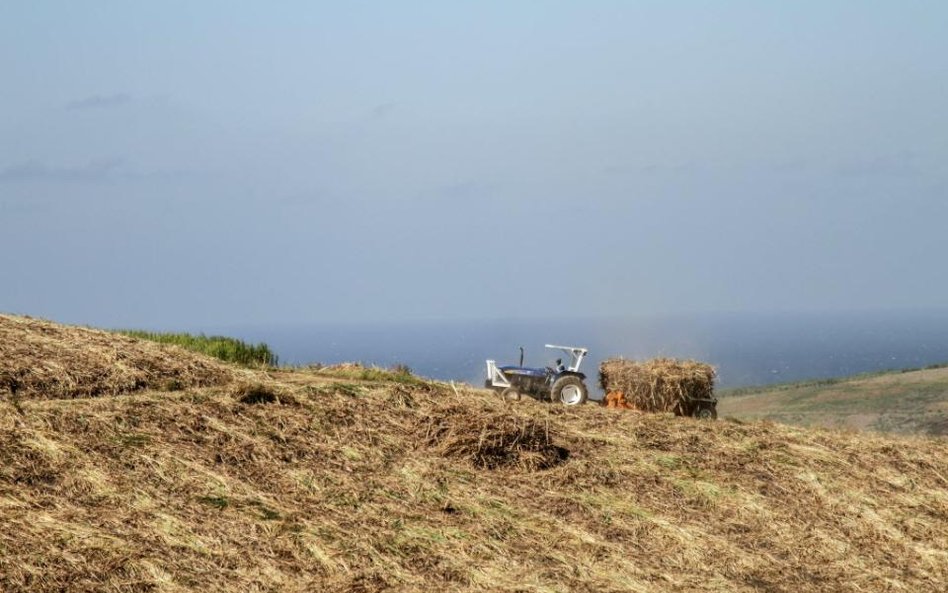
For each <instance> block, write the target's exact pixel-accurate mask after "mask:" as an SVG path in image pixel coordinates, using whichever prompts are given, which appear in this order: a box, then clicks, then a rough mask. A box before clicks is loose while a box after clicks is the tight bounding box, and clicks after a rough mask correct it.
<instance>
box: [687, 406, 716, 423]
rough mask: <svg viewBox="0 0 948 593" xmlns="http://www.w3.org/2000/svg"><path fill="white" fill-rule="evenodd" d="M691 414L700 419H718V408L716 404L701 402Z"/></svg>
mask: <svg viewBox="0 0 948 593" xmlns="http://www.w3.org/2000/svg"><path fill="white" fill-rule="evenodd" d="M691 415H692V416H693V417H694V418H697V419H698V420H717V419H718V409H717V407H716V406H715V405H714V404H711V405H708V404H701V405H699V406H698V407H697V408H695V411H694V412H693V413H692V414H691Z"/></svg>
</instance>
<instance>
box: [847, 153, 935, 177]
mask: <svg viewBox="0 0 948 593" xmlns="http://www.w3.org/2000/svg"><path fill="white" fill-rule="evenodd" d="M918 172H919V171H918V163H917V159H916V154H915V153H914V152H910V151H905V152H900V153H897V154H890V155H881V156H877V157H875V158H871V159H865V160H858V161H849V162H845V163H842V164H840V165H838V166H837V167H836V174H837V175H840V176H842V177H907V176H911V175H916V174H917V173H918Z"/></svg>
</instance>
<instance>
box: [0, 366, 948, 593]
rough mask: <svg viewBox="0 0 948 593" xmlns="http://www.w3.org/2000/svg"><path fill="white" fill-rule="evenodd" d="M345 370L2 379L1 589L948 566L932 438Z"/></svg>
mask: <svg viewBox="0 0 948 593" xmlns="http://www.w3.org/2000/svg"><path fill="white" fill-rule="evenodd" d="M340 375H344V377H342V376H337V375H336V374H334V371H333V370H332V369H329V370H324V371H318V372H310V371H271V372H269V373H264V372H259V371H258V372H254V374H253V377H252V379H253V382H247V376H245V377H244V379H242V380H240V381H238V382H235V383H232V384H229V385H221V386H213V387H198V388H189V389H186V390H179V391H172V392H156V391H148V390H144V391H137V392H134V393H126V394H124V395H121V396H118V397H113V396H101V397H95V398H70V399H49V398H42V397H39V398H21V399H20V400H19V401H18V402H17V403H16V405H14V403H12V402H11V401H10V397H9V394H4V393H3V391H2V390H0V590H2V591H65V590H68V591H103V590H109V591H159V592H177V591H198V590H200V591H349V592H356V591H511V592H513V591H538V592H539V591H544V592H547V591H564V592H565V591H597V592H599V591H775V592H779V591H787V592H790V591H793V592H800V591H804V592H805V591H834V592H835V591H853V592H855V591H943V590H944V585H945V583H946V582H948V480H946V476H948V441H945V440H943V439H897V438H886V437H882V436H876V435H865V434H852V433H847V434H840V433H834V432H828V431H821V430H808V429H802V428H794V427H788V426H781V425H774V424H770V423H749V424H744V423H739V422H725V421H722V422H698V421H695V420H691V419H687V418H675V417H671V416H663V415H643V414H638V413H634V412H629V411H616V410H610V409H605V408H601V407H599V406H592V405H590V406H583V407H581V408H579V409H566V408H562V407H553V406H547V405H542V404H533V403H530V402H523V403H520V404H517V405H513V406H511V405H509V404H505V403H504V402H502V401H499V399H497V398H496V396H492V395H491V394H489V393H488V392H484V391H480V390H471V389H458V390H457V391H455V390H453V389H452V388H451V387H450V386H447V385H443V384H434V383H426V382H422V381H417V380H407V379H405V378H404V377H401V376H395V375H393V376H392V377H391V380H384V379H385V377H384V374H383V373H371V374H370V375H371V376H372V377H373V378H374V379H378V380H361V379H358V378H354V376H353V373H351V372H349V371H348V370H347V372H346V373H341V374H340ZM248 376H249V375H248Z"/></svg>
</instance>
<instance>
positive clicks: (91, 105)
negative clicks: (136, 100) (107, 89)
mask: <svg viewBox="0 0 948 593" xmlns="http://www.w3.org/2000/svg"><path fill="white" fill-rule="evenodd" d="M131 101H132V97H131V95H128V94H126V93H115V94H114V95H92V96H91V97H86V98H84V99H77V100H75V101H70V102H69V103H66V109H68V110H70V111H80V110H86V109H114V108H116V107H121V106H122V105H126V104H128V103H131Z"/></svg>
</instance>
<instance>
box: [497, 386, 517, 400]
mask: <svg viewBox="0 0 948 593" xmlns="http://www.w3.org/2000/svg"><path fill="white" fill-rule="evenodd" d="M500 396H501V397H502V398H504V400H505V401H508V402H518V401H520V392H519V391H517V388H516V387H508V388H507V389H504V390H503V391H501V392H500Z"/></svg>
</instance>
